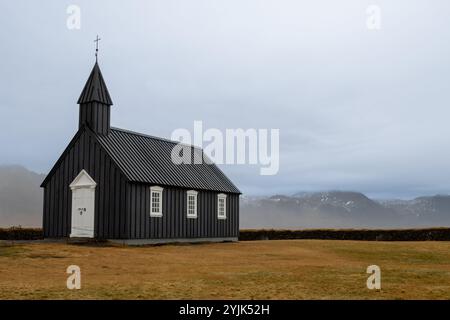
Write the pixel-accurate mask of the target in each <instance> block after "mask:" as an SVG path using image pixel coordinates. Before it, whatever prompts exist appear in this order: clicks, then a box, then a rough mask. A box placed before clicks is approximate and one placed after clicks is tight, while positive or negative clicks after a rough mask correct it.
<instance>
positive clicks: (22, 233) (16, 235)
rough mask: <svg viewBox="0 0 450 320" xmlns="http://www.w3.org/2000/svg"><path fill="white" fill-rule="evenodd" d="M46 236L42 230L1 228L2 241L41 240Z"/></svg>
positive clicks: (0, 237) (0, 238)
mask: <svg viewBox="0 0 450 320" xmlns="http://www.w3.org/2000/svg"><path fill="white" fill-rule="evenodd" d="M43 238H44V234H43V232H42V229H41V228H20V227H12V228H0V240H39V239H43Z"/></svg>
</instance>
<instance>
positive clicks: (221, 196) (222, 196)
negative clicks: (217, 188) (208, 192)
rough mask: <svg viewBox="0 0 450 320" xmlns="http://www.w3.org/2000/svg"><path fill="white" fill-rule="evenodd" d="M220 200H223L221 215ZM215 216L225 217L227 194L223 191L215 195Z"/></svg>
mask: <svg viewBox="0 0 450 320" xmlns="http://www.w3.org/2000/svg"><path fill="white" fill-rule="evenodd" d="M220 200H223V215H221V214H220ZM217 218H218V219H226V218H227V195H226V194H224V193H219V194H218V195H217Z"/></svg>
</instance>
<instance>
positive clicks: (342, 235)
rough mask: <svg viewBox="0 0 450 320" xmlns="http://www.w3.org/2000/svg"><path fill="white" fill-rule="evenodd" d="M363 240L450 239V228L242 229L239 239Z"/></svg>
mask: <svg viewBox="0 0 450 320" xmlns="http://www.w3.org/2000/svg"><path fill="white" fill-rule="evenodd" d="M286 239H316V240H363V241H430V240H432V241H450V228H428V229H392V230H389V229H305V230H276V229H255V230H252V229H248V230H241V231H240V234H239V240H241V241H251V240H286Z"/></svg>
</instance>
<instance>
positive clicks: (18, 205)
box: [0, 166, 450, 229]
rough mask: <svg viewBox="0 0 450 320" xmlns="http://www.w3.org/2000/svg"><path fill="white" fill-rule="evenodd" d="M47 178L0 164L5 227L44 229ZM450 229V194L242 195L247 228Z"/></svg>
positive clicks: (1, 212)
mask: <svg viewBox="0 0 450 320" xmlns="http://www.w3.org/2000/svg"><path fill="white" fill-rule="evenodd" d="M44 177H45V175H44V174H38V173H35V172H32V171H29V170H27V169H26V168H24V167H21V166H0V226H3V227H6V226H18V225H22V226H41V220H42V189H41V188H40V187H39V185H40V184H41V182H42V181H43V179H44ZM449 225H450V196H449V195H436V196H431V197H418V198H415V199H412V200H396V199H389V200H373V199H369V198H368V197H366V196H365V195H364V194H362V193H359V192H351V191H327V192H298V193H296V194H293V195H274V196H270V197H251V196H245V195H244V196H242V198H241V228H292V229H299V228H376V227H380V228H397V227H425V226H449Z"/></svg>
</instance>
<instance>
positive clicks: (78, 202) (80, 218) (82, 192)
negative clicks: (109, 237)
mask: <svg viewBox="0 0 450 320" xmlns="http://www.w3.org/2000/svg"><path fill="white" fill-rule="evenodd" d="M96 187H97V183H96V182H95V181H94V179H92V177H91V176H90V175H89V174H88V173H87V172H86V170H84V169H83V170H81V172H80V173H79V174H78V175H77V177H76V178H75V179H74V180H73V182H72V183H71V184H70V189H71V190H72V219H71V221H72V225H71V232H70V237H71V238H93V237H94V219H95V188H96Z"/></svg>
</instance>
